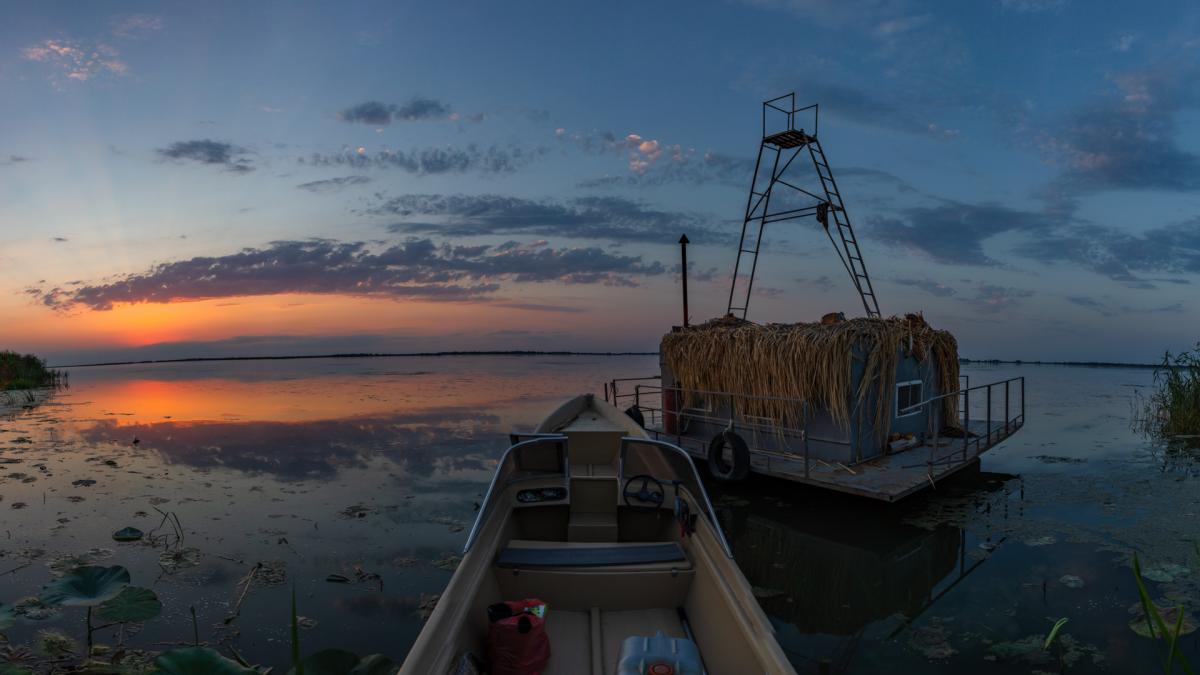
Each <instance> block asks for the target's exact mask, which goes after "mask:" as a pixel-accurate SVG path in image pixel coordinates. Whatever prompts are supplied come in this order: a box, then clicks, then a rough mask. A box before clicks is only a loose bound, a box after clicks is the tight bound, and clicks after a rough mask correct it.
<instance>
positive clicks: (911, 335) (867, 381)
mask: <svg viewBox="0 0 1200 675" xmlns="http://www.w3.org/2000/svg"><path fill="white" fill-rule="evenodd" d="M661 353H662V359H663V362H664V363H665V364H666V367H667V369H668V370H669V371H670V372H671V373H673V374H674V376H675V379H676V382H677V385H678V386H679V387H681V388H683V389H684V390H687V391H725V392H734V393H738V394H745V395H747V396H759V397H774V398H750V399H747V400H745V401H744V402H739V412H740V413H741V414H742V415H747V416H756V417H766V418H770V419H774V420H779V421H780V422H781V423H782V424H784V425H785V426H790V427H799V426H802V425H803V420H802V419H801V417H802V416H803V414H804V413H803V410H801V409H799V408H798V407H797V406H796V405H794V404H793V403H791V402H789V401H784V400H780V398H779V397H783V398H790V399H798V400H805V401H811V402H812V403H813V404H815V405H818V406H820V407H822V408H825V409H828V410H829V411H830V413H831V414H832V415H833V418H834V421H835V422H837V423H838V424H840V425H842V426H843V427H845V426H848V425H849V423H850V410H851V407H852V406H863V405H868V404H871V405H873V406H874V407H875V414H874V415H873V416H872V417H873V418H874V420H875V424H876V429H875V431H876V435H877V436H878V437H880V438H886V437H887V435H888V433H890V424H891V419H892V415H891V414H890V412H889V411H890V410H891V407H892V397H893V391H894V389H895V384H896V363H897V361H898V359H899V358H900V356H901V354H902V353H903V354H905V355H910V356H913V357H914V358H916V359H917V360H918V361H927V360H930V359H932V360H933V361H934V364H935V367H936V370H937V374H938V378H939V379H938V389H939V390H940V391H942V392H952V391H957V390H958V388H959V381H958V343H957V342H956V341H955V339H954V336H953V335H951V334H950V333H949V332H947V331H942V330H934V329H933V328H931V327H930V326H929V324H927V323H925V320H924V319H923V318H921V317H920V316H919V315H909V317H908V318H905V319H900V318H897V317H893V318H890V319H868V318H860V319H850V320H849V321H842V322H840V323H835V324H832V325H824V324H820V323H798V324H767V325H760V324H755V323H751V322H749V321H743V320H740V319H736V318H733V317H732V316H726V317H723V318H720V319H713V320H712V321H709V322H707V323H704V324H700V325H697V326H691V327H685V328H682V329H680V330H678V331H673V332H671V333H668V334H666V335H664V336H663V339H662V345H661ZM855 359H865V365H864V369H863V377H862V381H861V383H860V385H859V387H858V391H856V392H851V390H850V378H851V372H852V364H853V362H854V360H855ZM848 392H849V393H851V394H852V396H847V393H848ZM943 401H944V402H945V409H944V411H943V414H942V418H943V419H944V420H946V423H947V424H953V423H954V421H955V420H957V419H958V407H957V406H958V402H957V397H954V396H947V397H946V398H945V399H943ZM700 403H701V402H700V401H688V402H683V405H685V406H692V405H700Z"/></svg>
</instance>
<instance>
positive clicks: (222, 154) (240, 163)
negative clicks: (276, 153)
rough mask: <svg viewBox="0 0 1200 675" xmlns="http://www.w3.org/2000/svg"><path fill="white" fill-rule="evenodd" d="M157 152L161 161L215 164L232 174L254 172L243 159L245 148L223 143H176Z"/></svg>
mask: <svg viewBox="0 0 1200 675" xmlns="http://www.w3.org/2000/svg"><path fill="white" fill-rule="evenodd" d="M157 152H158V155H159V156H160V157H162V158H163V159H169V160H174V161H189V162H198V163H200V164H216V165H220V166H223V167H225V170H226V171H232V172H234V173H247V172H250V171H253V170H254V166H253V165H252V164H251V162H250V160H249V159H247V158H245V157H244V155H245V154H246V153H247V152H248V151H247V150H246V149H245V148H241V147H239V146H236V145H233V144H231V143H225V142H223V141H213V140H208V139H203V140H195V141H176V142H175V143H172V144H170V145H168V146H167V147H165V148H159V149H158V151H157Z"/></svg>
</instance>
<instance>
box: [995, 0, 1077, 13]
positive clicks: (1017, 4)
mask: <svg viewBox="0 0 1200 675" xmlns="http://www.w3.org/2000/svg"><path fill="white" fill-rule="evenodd" d="M1066 4H1067V0H1000V6H1001V7H1003V8H1004V9H1007V10H1011V11H1014V12H1046V11H1050V10H1057V9H1061V8H1063V7H1064V6H1066Z"/></svg>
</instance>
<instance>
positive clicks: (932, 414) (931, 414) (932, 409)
mask: <svg viewBox="0 0 1200 675" xmlns="http://www.w3.org/2000/svg"><path fill="white" fill-rule="evenodd" d="M936 400H937V401H938V402H939V403H941V399H936ZM925 405H926V406H928V408H927V409H926V410H925V419H932V420H933V445H931V446H929V472H930V473H933V455H934V453H936V452H937V441H938V423H937V407H936V406H934V404H933V401H927V402H926V403H925Z"/></svg>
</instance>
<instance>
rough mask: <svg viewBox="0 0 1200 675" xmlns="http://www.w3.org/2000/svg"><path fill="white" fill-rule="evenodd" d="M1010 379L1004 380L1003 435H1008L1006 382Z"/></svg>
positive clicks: (1010, 380)
mask: <svg viewBox="0 0 1200 675" xmlns="http://www.w3.org/2000/svg"><path fill="white" fill-rule="evenodd" d="M1009 382H1012V379H1007V380H1005V381H1004V436H1005V437H1008V383H1009Z"/></svg>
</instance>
